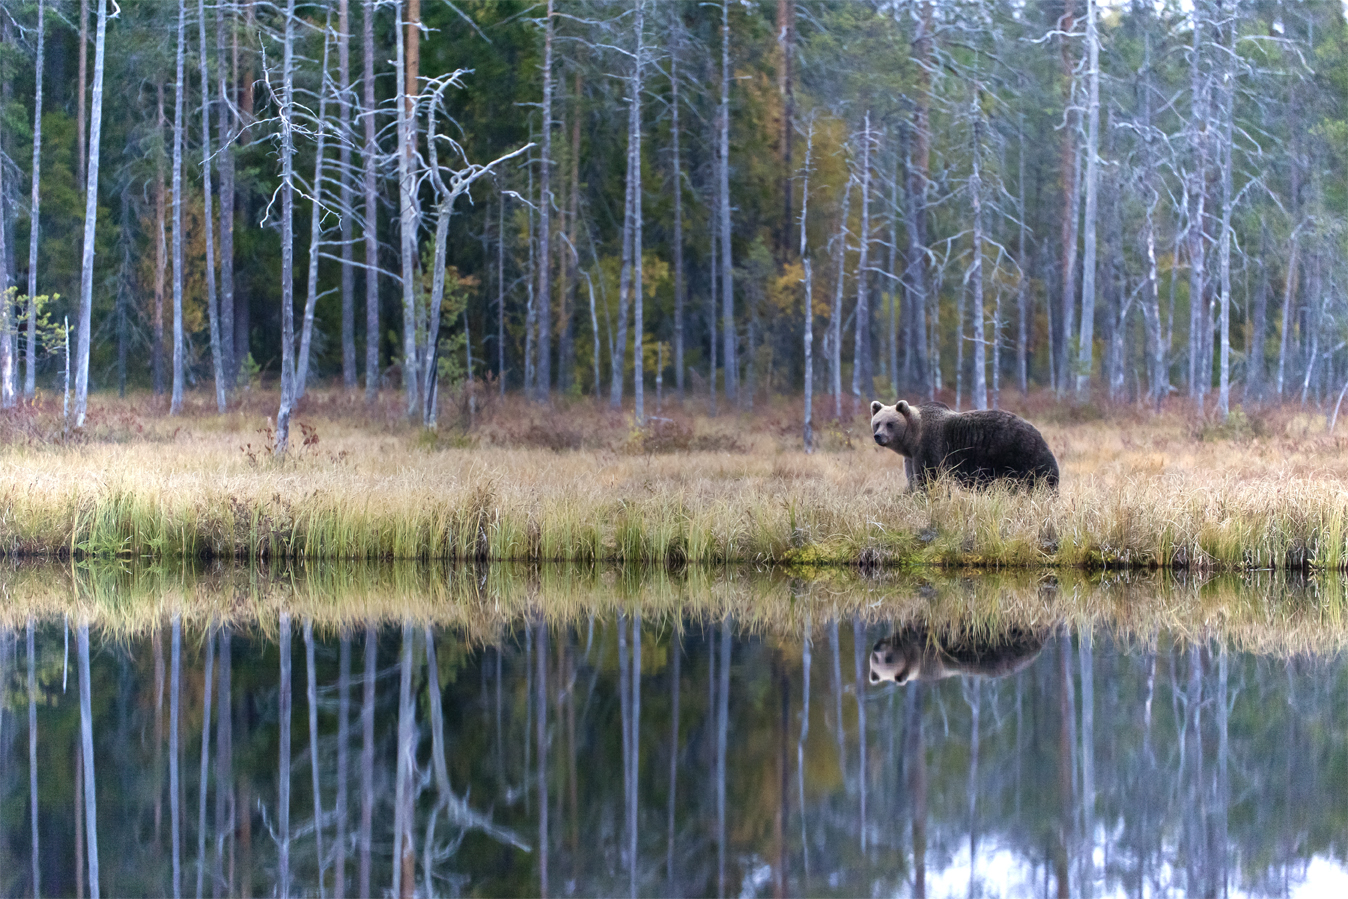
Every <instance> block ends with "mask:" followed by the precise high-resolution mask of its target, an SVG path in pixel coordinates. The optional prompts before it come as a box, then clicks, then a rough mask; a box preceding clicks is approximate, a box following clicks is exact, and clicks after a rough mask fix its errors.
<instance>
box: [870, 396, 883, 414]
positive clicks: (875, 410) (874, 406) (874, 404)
mask: <svg viewBox="0 0 1348 899" xmlns="http://www.w3.org/2000/svg"><path fill="white" fill-rule="evenodd" d="M883 408H885V404H884V403H882V402H880V401H879V400H871V414H872V415H879V414H880V410H881V409H883Z"/></svg>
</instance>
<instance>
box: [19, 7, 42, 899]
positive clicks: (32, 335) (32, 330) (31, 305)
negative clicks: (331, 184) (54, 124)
mask: <svg viewBox="0 0 1348 899" xmlns="http://www.w3.org/2000/svg"><path fill="white" fill-rule="evenodd" d="M46 9H47V4H46V2H45V0H37V35H36V37H37V58H36V61H35V63H34V66H33V182H32V184H33V186H32V194H31V196H30V198H29V201H28V204H29V205H28V222H29V228H28V341H27V344H26V346H25V347H24V366H23V395H24V396H25V397H32V396H33V394H34V393H35V392H36V390H37V244H38V235H39V232H40V229H39V228H38V221H39V220H40V218H41V216H40V214H39V211H40V210H41V208H42V194H41V191H40V190H39V184H40V175H41V172H42V69H43V65H44V58H45V50H46V43H47V30H46V28H47V24H46V23H47V20H46ZM33 845H34V846H36V845H37V838H36V833H35V834H34V839H33ZM33 895H34V896H36V895H37V873H36V871H34V874H33Z"/></svg>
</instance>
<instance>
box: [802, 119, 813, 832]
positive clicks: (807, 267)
mask: <svg viewBox="0 0 1348 899" xmlns="http://www.w3.org/2000/svg"><path fill="white" fill-rule="evenodd" d="M813 152H814V122H813V120H812V121H811V122H810V130H809V132H808V134H807V135H806V137H805V180H804V182H803V184H802V186H801V189H800V259H801V265H802V267H803V269H804V281H805V348H804V352H805V383H804V388H805V428H804V435H803V437H804V442H805V452H806V453H812V452H814V271H813V269H812V266H811V264H810V257H809V255H808V254H807V253H806V243H805V222H806V218H807V214H808V213H809V211H810V156H811V154H812V153H813ZM807 639H808V638H807ZM807 694H808V691H807ZM804 813H805V810H804V806H802V807H801V815H802V816H803V815H804Z"/></svg>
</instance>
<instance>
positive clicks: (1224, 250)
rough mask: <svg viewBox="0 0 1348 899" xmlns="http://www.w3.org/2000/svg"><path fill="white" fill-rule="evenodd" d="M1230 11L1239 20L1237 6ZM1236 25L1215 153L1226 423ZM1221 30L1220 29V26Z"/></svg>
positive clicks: (1220, 402)
mask: <svg viewBox="0 0 1348 899" xmlns="http://www.w3.org/2000/svg"><path fill="white" fill-rule="evenodd" d="M1233 5H1234V6H1235V7H1236V8H1233V9H1232V10H1231V11H1230V14H1231V15H1232V16H1237V17H1238V16H1239V12H1238V7H1239V4H1238V3H1236V4H1233ZM1236 21H1238V19H1233V18H1228V20H1227V21H1226V23H1225V26H1224V27H1225V29H1226V32H1227V38H1226V46H1225V47H1224V48H1223V49H1224V50H1225V52H1224V53H1223V55H1222V60H1223V61H1222V121H1221V125H1220V127H1221V141H1222V144H1221V147H1220V148H1219V150H1218V153H1219V155H1218V159H1219V163H1218V164H1219V165H1221V167H1222V171H1221V181H1222V185H1221V188H1222V230H1221V234H1220V236H1219V238H1218V245H1217V266H1218V271H1219V274H1220V278H1221V292H1222V293H1221V350H1220V352H1221V373H1220V376H1219V387H1218V392H1217V414H1218V415H1220V416H1221V417H1222V419H1223V420H1225V419H1226V417H1227V415H1229V414H1230V412H1231V215H1232V212H1233V209H1234V206H1235V201H1236V198H1235V194H1234V188H1233V186H1232V184H1231V180H1232V179H1231V168H1232V165H1233V161H1232V158H1231V157H1232V140H1231V132H1232V127H1233V124H1232V120H1233V119H1234V117H1235V106H1236V84H1235V70H1234V64H1233V62H1232V57H1233V55H1234V54H1235V52H1236V24H1235V23H1236ZM1219 27H1222V26H1219Z"/></svg>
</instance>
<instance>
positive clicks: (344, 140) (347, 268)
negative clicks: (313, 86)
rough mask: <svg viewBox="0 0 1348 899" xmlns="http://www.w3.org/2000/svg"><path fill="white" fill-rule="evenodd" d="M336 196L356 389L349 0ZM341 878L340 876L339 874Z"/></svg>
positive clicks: (342, 33)
mask: <svg viewBox="0 0 1348 899" xmlns="http://www.w3.org/2000/svg"><path fill="white" fill-rule="evenodd" d="M337 126H338V128H339V129H340V134H341V140H340V141H339V142H338V144H337V168H338V170H339V172H340V174H339V175H338V184H339V187H338V191H339V193H338V197H339V200H340V203H341V209H340V211H339V212H340V215H341V229H342V232H341V233H342V387H343V388H345V389H346V391H347V392H348V393H351V392H353V391H355V389H356V267H355V264H354V262H353V247H352V243H351V241H352V238H353V230H352V219H353V217H354V215H355V204H354V200H353V196H352V192H351V0H338V3H337ZM339 879H340V876H339Z"/></svg>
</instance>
